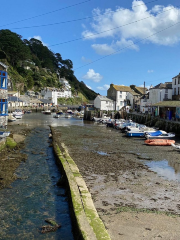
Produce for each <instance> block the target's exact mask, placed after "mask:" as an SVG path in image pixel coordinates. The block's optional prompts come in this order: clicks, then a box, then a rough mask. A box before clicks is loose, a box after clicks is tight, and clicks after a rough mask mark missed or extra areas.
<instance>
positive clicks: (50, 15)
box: [0, 0, 180, 95]
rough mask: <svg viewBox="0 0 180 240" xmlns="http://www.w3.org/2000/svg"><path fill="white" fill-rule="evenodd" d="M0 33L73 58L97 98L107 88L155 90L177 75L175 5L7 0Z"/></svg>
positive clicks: (159, 0)
mask: <svg viewBox="0 0 180 240" xmlns="http://www.w3.org/2000/svg"><path fill="white" fill-rule="evenodd" d="M62 22H63V23H62ZM178 22H179V23H178ZM42 25H46V26H42ZM34 26H36V27H34ZM0 28H1V29H10V30H11V31H13V32H16V33H17V34H20V35H21V36H22V38H23V39H30V38H32V37H34V38H37V39H39V40H41V41H42V42H43V44H44V45H47V46H48V47H49V49H50V50H52V51H53V52H54V53H60V54H61V55H62V58H63V59H71V60H72V61H73V65H74V74H75V76H76V77H77V79H78V80H79V81H83V82H84V83H85V84H86V85H87V86H88V87H89V88H91V89H92V90H94V91H95V92H97V93H100V94H101V95H106V94H107V89H108V88H109V85H110V84H111V83H113V84H117V85H126V86H129V85H131V84H135V85H137V86H141V85H143V84H144V82H145V84H146V86H150V85H151V84H152V85H153V86H155V85H157V84H158V83H161V82H162V83H164V82H166V81H171V80H172V77H174V76H176V75H177V74H179V72H180V58H179V49H180V2H179V1H178V0H171V1H170V0H154V1H153V0H152V1H151V0H146V1H136V0H126V1H125V0H124V1H123V0H111V1H105V0H66V1H64V0H53V1H49V0H38V1H37V0H36V1H35V0H31V1H23V0H16V1H12V0H11V1H10V0H6V1H4V2H3V9H1V21H0Z"/></svg>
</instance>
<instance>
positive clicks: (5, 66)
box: [0, 62, 8, 69]
mask: <svg viewBox="0 0 180 240" xmlns="http://www.w3.org/2000/svg"><path fill="white" fill-rule="evenodd" d="M0 65H1V66H3V67H4V68H5V69H7V68H8V66H7V65H5V64H4V63H2V62H0Z"/></svg>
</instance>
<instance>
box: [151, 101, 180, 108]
mask: <svg viewBox="0 0 180 240" xmlns="http://www.w3.org/2000/svg"><path fill="white" fill-rule="evenodd" d="M152 106H154V107H180V101H162V102H158V103H155V104H153V105H152Z"/></svg>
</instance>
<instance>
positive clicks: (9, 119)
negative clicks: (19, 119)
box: [8, 114, 16, 122]
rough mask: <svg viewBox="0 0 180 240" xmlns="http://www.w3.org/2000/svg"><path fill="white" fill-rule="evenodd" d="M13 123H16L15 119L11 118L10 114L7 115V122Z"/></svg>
mask: <svg viewBox="0 0 180 240" xmlns="http://www.w3.org/2000/svg"><path fill="white" fill-rule="evenodd" d="M14 121H16V118H15V117H13V115H12V114H9V116H8V122H14Z"/></svg>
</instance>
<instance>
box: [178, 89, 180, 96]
mask: <svg viewBox="0 0 180 240" xmlns="http://www.w3.org/2000/svg"><path fill="white" fill-rule="evenodd" d="M178 95H180V87H178Z"/></svg>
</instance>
